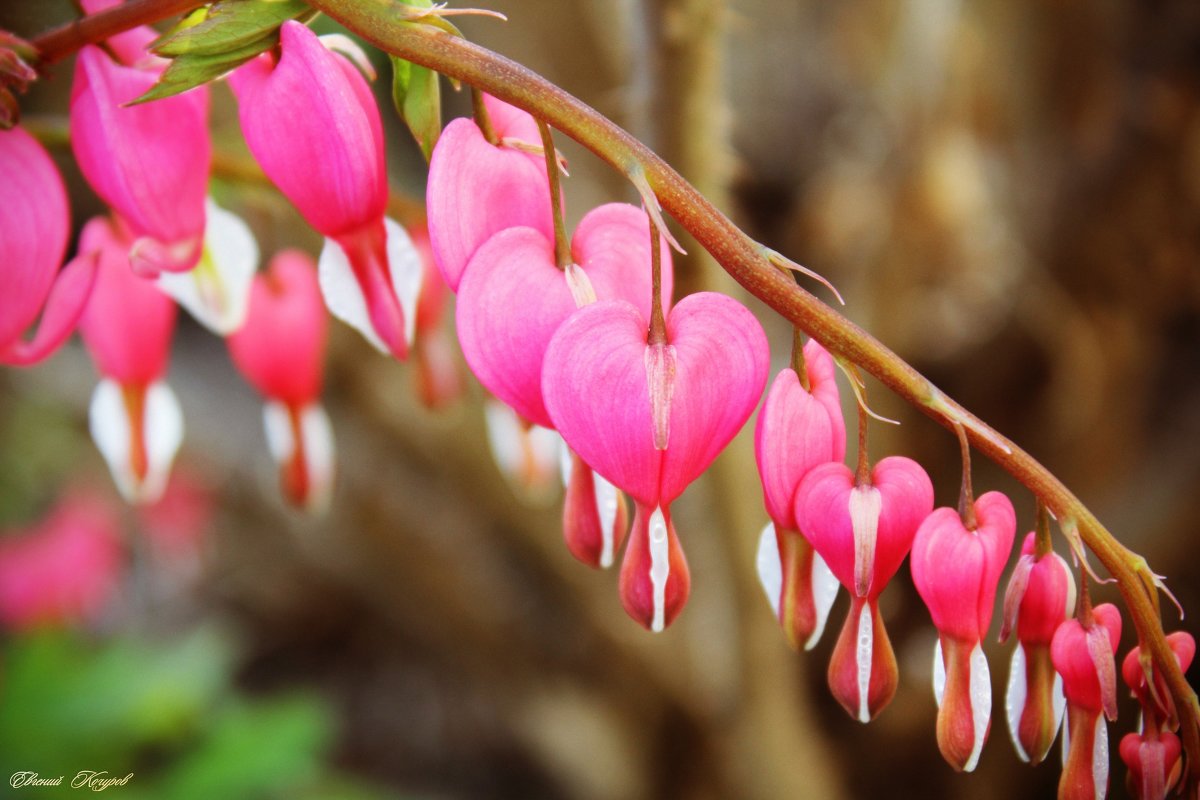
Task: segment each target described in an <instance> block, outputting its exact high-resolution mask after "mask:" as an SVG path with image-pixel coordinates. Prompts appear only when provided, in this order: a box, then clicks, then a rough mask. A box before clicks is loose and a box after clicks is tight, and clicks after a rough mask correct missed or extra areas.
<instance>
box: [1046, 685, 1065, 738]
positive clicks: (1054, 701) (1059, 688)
mask: <svg viewBox="0 0 1200 800" xmlns="http://www.w3.org/2000/svg"><path fill="white" fill-rule="evenodd" d="M1050 703H1051V705H1052V707H1053V708H1054V729H1055V730H1058V726H1059V725H1062V723H1063V711H1064V710H1065V709H1066V707H1067V698H1066V696H1065V695H1064V694H1063V685H1062V675H1059V674H1058V673H1057V672H1055V673H1054V688H1053V689H1051V690H1050ZM1066 730H1067V726H1066V725H1063V732H1064V733H1063V735H1064V736H1065V735H1066Z"/></svg>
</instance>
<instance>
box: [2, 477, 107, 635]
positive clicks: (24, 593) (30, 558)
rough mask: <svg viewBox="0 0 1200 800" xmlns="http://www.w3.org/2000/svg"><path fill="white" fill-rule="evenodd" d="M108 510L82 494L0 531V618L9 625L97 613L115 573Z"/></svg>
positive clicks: (29, 625) (28, 625) (41, 623)
mask: <svg viewBox="0 0 1200 800" xmlns="http://www.w3.org/2000/svg"><path fill="white" fill-rule="evenodd" d="M121 565H122V548H121V542H120V537H119V533H118V530H117V523H116V520H115V518H114V515H113V512H112V509H110V508H109V507H108V506H107V505H106V504H105V503H103V502H101V501H100V500H98V499H96V498H94V497H91V496H87V495H74V496H68V497H66V498H64V499H63V500H62V501H61V502H60V503H59V505H58V507H57V508H55V509H54V510H53V511H52V512H51V513H50V515H49V516H47V517H46V518H45V519H44V520H42V521H41V522H39V523H37V524H35V525H34V526H32V527H31V528H29V529H28V530H26V531H20V532H15V533H12V534H10V535H5V536H0V622H2V623H3V624H4V625H5V626H6V627H9V628H13V629H19V630H23V629H28V628H35V627H40V626H47V625H50V626H53V625H62V624H72V623H76V622H81V621H85V620H88V619H91V618H94V617H96V616H97V615H98V614H99V613H100V612H102V611H103V610H104V607H105V605H106V604H107V603H108V601H109V600H110V599H111V597H112V595H113V591H114V589H115V588H116V585H117V580H118V578H119V576H120V572H121Z"/></svg>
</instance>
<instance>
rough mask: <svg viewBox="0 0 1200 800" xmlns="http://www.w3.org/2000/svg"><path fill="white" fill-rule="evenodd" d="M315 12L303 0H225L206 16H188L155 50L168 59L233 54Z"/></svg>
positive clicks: (210, 7)
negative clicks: (284, 25) (283, 26)
mask: <svg viewBox="0 0 1200 800" xmlns="http://www.w3.org/2000/svg"><path fill="white" fill-rule="evenodd" d="M312 13H313V12H312V9H310V8H309V7H308V5H307V4H305V3H304V2H303V0H221V1H220V2H217V3H214V4H213V5H211V6H209V8H208V12H207V14H205V15H203V17H201V18H198V19H195V18H194V17H195V16H196V15H191V16H189V17H187V18H186V19H185V20H184V21H183V22H182V23H180V25H178V26H176V27H175V28H174V29H173V30H171V31H169V32H168V33H167V34H165V35H164V36H162V37H160V38H159V39H158V40H157V41H156V42H155V43H154V44H153V45H152V46H151V49H152V50H154V52H155V53H157V54H158V55H160V56H165V57H167V58H176V57H179V56H184V55H209V56H211V55H218V54H224V53H229V52H231V51H236V50H241V49H242V48H245V47H246V46H248V45H250V44H251V43H253V42H257V41H259V40H261V39H262V38H263V37H264V36H266V35H268V34H271V33H273V32H275V31H277V30H278V29H279V26H280V25H282V24H283V23H285V22H287V21H288V20H289V19H296V18H297V17H300V16H304V15H311V14H312Z"/></svg>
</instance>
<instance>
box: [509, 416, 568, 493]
mask: <svg viewBox="0 0 1200 800" xmlns="http://www.w3.org/2000/svg"><path fill="white" fill-rule="evenodd" d="M513 416H514V417H515V416H516V414H515V413H514V415H513ZM517 432H518V434H523V435H525V436H528V437H529V454H530V457H531V458H532V459H533V466H534V469H533V474H534V475H537V476H538V481H539V483H540V482H541V481H552V480H554V466H555V464H556V463H557V462H558V451H559V447H558V443H559V442H560V441H561V440H562V437H560V436H559V435H558V431H554V430H551V429H550V428H543V427H542V426H541V425H530V426H529V430H527V431H523V430H521V428H520V423H518V427H517Z"/></svg>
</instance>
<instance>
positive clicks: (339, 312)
mask: <svg viewBox="0 0 1200 800" xmlns="http://www.w3.org/2000/svg"><path fill="white" fill-rule="evenodd" d="M317 280H318V281H319V282H320V284H321V295H322V296H323V297H324V298H325V306H326V307H327V308H328V309H329V313H330V314H332V315H333V316H334V317H336V318H337V319H340V320H341V321H342V322H344V323H346V324H347V325H349V326H350V327H351V328H354V330H356V331H358V332H359V333H361V334H362V336H363V338H364V339H366V340H367V341H368V342H370V343H371V346H372V347H374V348H375V349H376V350H378V351H379V352H381V353H383V354H384V355H389V354H390V352H389V350H388V348H387V346H386V345H384V343H383V340H382V339H380V338H379V334H377V333H375V326H374V325H372V324H371V317H370V315H369V314H368V313H367V301H366V298H364V297H363V293H362V288H361V287H360V286H359V285H358V280H357V279H356V278H355V277H354V270H353V269H352V268H351V267H350V259H348V258H347V257H346V251H345V250H343V249H342V246H341V245H340V244H338V243H337V242H335V241H334V240H333V239H326V240H325V246H324V247H322V248H321V255H320V256H319V257H318V258H317Z"/></svg>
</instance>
